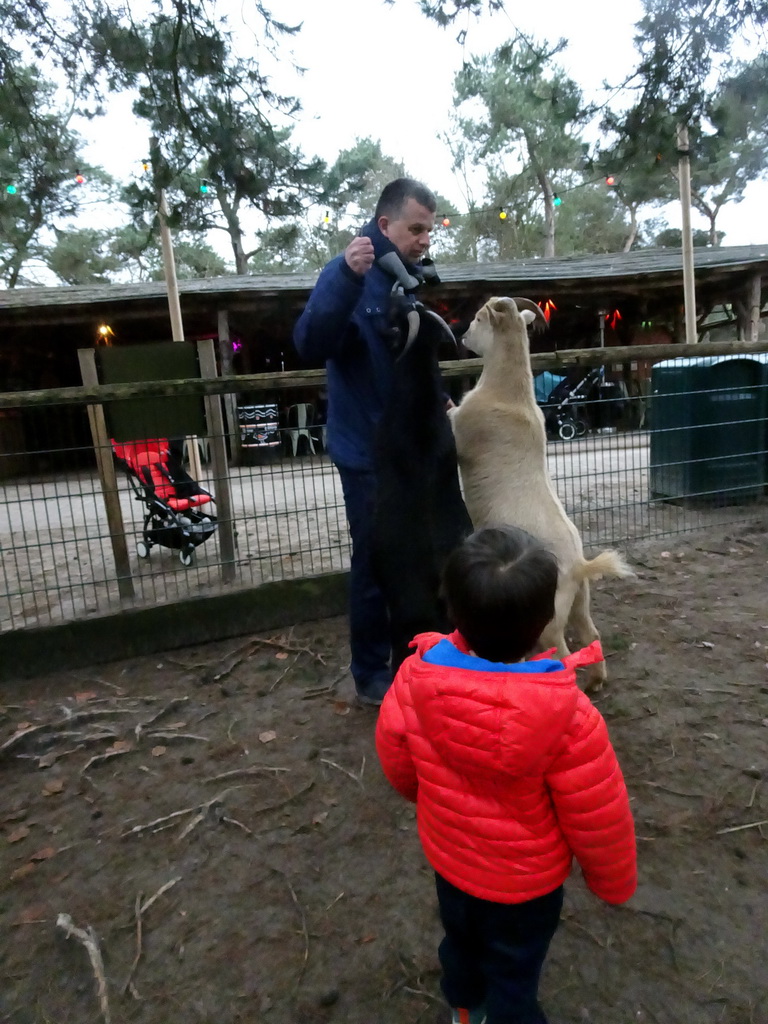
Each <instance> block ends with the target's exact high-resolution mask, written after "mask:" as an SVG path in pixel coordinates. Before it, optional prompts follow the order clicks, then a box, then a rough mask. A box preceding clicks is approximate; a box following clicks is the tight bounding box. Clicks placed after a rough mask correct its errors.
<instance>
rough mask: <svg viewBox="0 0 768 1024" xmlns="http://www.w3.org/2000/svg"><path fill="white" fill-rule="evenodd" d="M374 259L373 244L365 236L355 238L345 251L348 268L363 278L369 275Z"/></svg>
mask: <svg viewBox="0 0 768 1024" xmlns="http://www.w3.org/2000/svg"><path fill="white" fill-rule="evenodd" d="M374 258H375V254H374V251H373V242H372V241H371V240H370V238H366V237H365V236H363V235H357V236H355V238H353V239H352V241H351V242H350V243H349V245H348V246H347V248H346V249H345V250H344V259H345V260H346V261H347V266H348V267H349V269H350V270H352V271H353V272H354V273H355V274H360V275H361V276H362V275H363V274H367V273H368V271H369V270H370V269H371V267H372V266H373V261H374Z"/></svg>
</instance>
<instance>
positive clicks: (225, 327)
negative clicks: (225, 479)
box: [218, 309, 243, 466]
mask: <svg viewBox="0 0 768 1024" xmlns="http://www.w3.org/2000/svg"><path fill="white" fill-rule="evenodd" d="M218 335H219V362H220V364H221V375H222V377H230V376H231V375H232V372H233V371H232V339H231V338H230V335H229V314H228V313H227V310H226V309H220V310H219V314H218ZM224 408H225V410H226V414H227V415H226V419H227V423H226V426H225V430H226V431H227V433H228V435H229V451H230V455H231V461H232V465H233V466H239V465H240V464H241V463H242V460H243V459H242V456H243V450H242V447H241V445H240V423H239V421H238V418H237V395H235V394H232V392H229V393H228V394H226V395H224Z"/></svg>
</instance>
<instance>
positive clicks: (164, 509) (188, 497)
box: [112, 438, 216, 568]
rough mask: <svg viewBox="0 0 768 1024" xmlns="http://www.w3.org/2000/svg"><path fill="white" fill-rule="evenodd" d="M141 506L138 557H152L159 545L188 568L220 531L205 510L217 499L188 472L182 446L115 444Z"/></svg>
mask: <svg viewBox="0 0 768 1024" xmlns="http://www.w3.org/2000/svg"><path fill="white" fill-rule="evenodd" d="M112 449H113V451H114V453H115V455H116V456H117V459H118V460H119V461H120V462H121V463H122V464H123V466H124V467H125V469H126V471H127V473H128V479H129V480H130V482H131V486H132V487H133V492H134V495H135V496H136V498H137V500H138V501H141V502H143V503H144V505H145V507H146V514H145V516H144V539H143V540H140V541H139V542H138V543H137V545H136V551H137V553H138V555H139V558H149V552H150V550H151V548H153V547H154V546H155V545H156V544H158V545H160V546H161V547H164V548H171V549H172V550H174V551H178V552H179V561H180V562H181V564H182V565H183V566H185V567H186V568H189V566H190V565H192V563H193V562H194V557H195V556H194V551H195V548H196V547H198V546H199V545H200V544H204V543H205V541H207V540H208V538H209V537H210V536H211V534H213V533H214V531H215V530H216V516H214V515H213V514H212V513H211V512H210V511H202V506H204V505H210V504H211V503H212V502H213V501H214V498H213V495H212V494H210V493H209V492H208V491H206V490H205V489H204V488H202V487H201V486H200V485H199V484H198V483H197V482H196V481H195V480H193V479H192V477H191V476H190V475H189V473H187V472H186V470H185V469H184V467H183V465H182V462H183V450H184V449H183V442H181V441H169V440H166V439H165V438H157V439H152V440H147V441H125V442H122V443H121V442H118V441H112Z"/></svg>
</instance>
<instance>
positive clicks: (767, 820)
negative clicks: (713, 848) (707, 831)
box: [715, 818, 768, 836]
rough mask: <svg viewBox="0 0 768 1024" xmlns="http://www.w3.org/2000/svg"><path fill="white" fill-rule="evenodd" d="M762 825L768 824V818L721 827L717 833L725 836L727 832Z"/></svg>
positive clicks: (740, 830)
mask: <svg viewBox="0 0 768 1024" xmlns="http://www.w3.org/2000/svg"><path fill="white" fill-rule="evenodd" d="M761 825H768V818H763V820H762V821H750V822H747V824H746V825H731V827H730V828H719V829H718V830H717V832H716V833H715V834H716V835H718V836H724V835H725V834H726V832H743V831H744V829H747V828H760V826H761Z"/></svg>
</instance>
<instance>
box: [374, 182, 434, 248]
mask: <svg viewBox="0 0 768 1024" xmlns="http://www.w3.org/2000/svg"><path fill="white" fill-rule="evenodd" d="M434 226H435V215H434V213H430V212H429V210H428V209H427V208H426V206H422V205H421V203H417V202H416V200H415V199H413V198H411V199H408V200H407V201H406V203H405V206H404V207H403V210H402V213H400V214H399V215H398V217H397V218H390V217H379V228H380V230H381V233H382V235H384V237H385V238H388V239H389V240H390V242H392V244H393V245H396V246H397V248H398V249H399V250H400V255H401V256H403V257H404V258H405V259H406V260H409V261H410V262H411V263H416V262H417V261H418V260H420V259H421V257H422V256H423V255H424V254H425V253H426V251H427V249H428V248H429V235H430V232H431V231H432V229H433V228H434Z"/></svg>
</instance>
